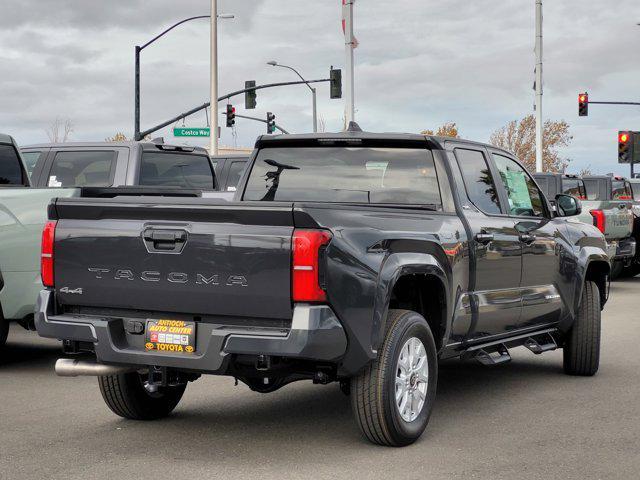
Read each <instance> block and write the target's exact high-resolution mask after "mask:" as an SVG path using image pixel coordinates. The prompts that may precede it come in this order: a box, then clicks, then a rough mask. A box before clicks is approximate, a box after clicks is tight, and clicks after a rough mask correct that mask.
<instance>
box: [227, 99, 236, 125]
mask: <svg viewBox="0 0 640 480" xmlns="http://www.w3.org/2000/svg"><path fill="white" fill-rule="evenodd" d="M235 124H236V109H235V107H234V106H233V105H231V104H229V105H227V127H233V126H234V125H235Z"/></svg>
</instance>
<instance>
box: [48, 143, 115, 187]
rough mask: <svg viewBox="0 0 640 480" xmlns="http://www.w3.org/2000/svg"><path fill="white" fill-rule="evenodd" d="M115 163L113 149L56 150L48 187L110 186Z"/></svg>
mask: <svg viewBox="0 0 640 480" xmlns="http://www.w3.org/2000/svg"><path fill="white" fill-rule="evenodd" d="M115 163H116V152H114V151H113V150H105V151H87V152H58V153H57V154H56V156H55V158H54V159H53V165H52V166H51V171H50V172H49V179H48V181H47V186H49V187H63V188H64V187H110V186H111V185H112V183H113V178H112V172H113V171H114V168H115Z"/></svg>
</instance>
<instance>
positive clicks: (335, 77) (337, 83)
mask: <svg viewBox="0 0 640 480" xmlns="http://www.w3.org/2000/svg"><path fill="white" fill-rule="evenodd" d="M329 79H330V80H331V82H330V94H329V96H330V98H342V70H339V69H335V68H333V67H331V70H329Z"/></svg>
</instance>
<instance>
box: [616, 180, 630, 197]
mask: <svg viewBox="0 0 640 480" xmlns="http://www.w3.org/2000/svg"><path fill="white" fill-rule="evenodd" d="M612 184H613V191H612V192H611V198H612V199H613V200H632V199H633V194H632V193H631V186H630V185H629V182H627V181H626V180H614V181H613V182H612Z"/></svg>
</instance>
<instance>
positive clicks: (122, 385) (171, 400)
mask: <svg viewBox="0 0 640 480" xmlns="http://www.w3.org/2000/svg"><path fill="white" fill-rule="evenodd" d="M98 384H99V385H100V393H102V398H103V399H104V401H105V403H106V404H107V406H108V407H109V408H110V409H111V411H112V412H113V413H115V414H116V415H119V416H121V417H123V418H128V419H130V420H157V419H159V418H163V417H166V416H167V415H169V414H170V413H171V412H172V411H173V409H174V408H176V406H177V405H178V402H180V399H181V398H182V395H183V394H184V390H185V388H186V387H187V386H186V384H185V385H176V386H170V387H159V388H158V389H152V388H149V387H148V386H146V385H145V381H144V377H143V376H141V375H140V374H138V373H137V372H131V373H122V374H120V375H108V376H102V377H98Z"/></svg>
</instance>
